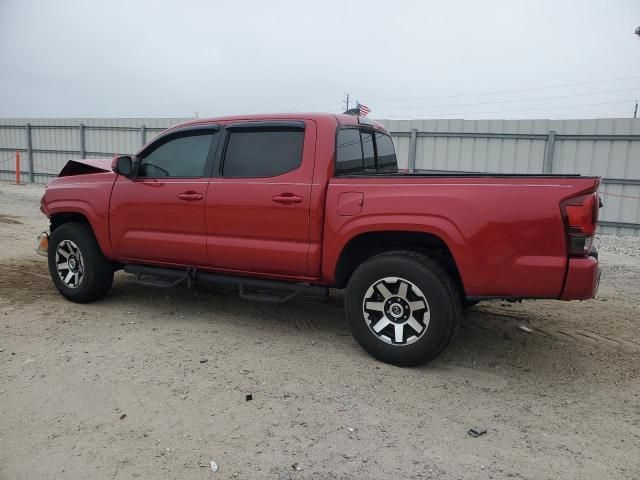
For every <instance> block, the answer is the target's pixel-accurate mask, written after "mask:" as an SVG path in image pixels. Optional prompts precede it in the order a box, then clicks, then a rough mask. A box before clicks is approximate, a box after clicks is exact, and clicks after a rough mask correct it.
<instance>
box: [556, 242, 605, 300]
mask: <svg viewBox="0 0 640 480" xmlns="http://www.w3.org/2000/svg"><path fill="white" fill-rule="evenodd" d="M599 284H600V267H599V265H598V254H597V253H595V252H594V254H593V255H591V256H589V257H587V258H570V259H569V268H568V269H567V279H566V281H565V283H564V289H563V290H562V294H561V295H560V300H587V299H589V298H593V297H595V296H596V293H597V292H598V286H599Z"/></svg>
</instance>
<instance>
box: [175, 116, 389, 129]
mask: <svg viewBox="0 0 640 480" xmlns="http://www.w3.org/2000/svg"><path fill="white" fill-rule="evenodd" d="M360 118H362V117H355V116H353V115H347V114H344V113H322V112H309V113H257V114H248V115H229V116H225V117H213V118H198V119H195V120H190V121H188V122H184V123H180V124H178V125H175V126H174V127H171V129H174V128H181V127H186V126H194V125H208V124H211V123H218V122H223V121H236V120H238V121H240V120H315V121H317V122H327V121H329V122H335V123H337V124H338V125H357V124H358V123H359V119H360ZM367 124H371V125H372V126H373V127H375V128H378V129H381V130H386V128H385V127H384V125H382V124H381V123H380V122H376V121H375V120H369V119H367Z"/></svg>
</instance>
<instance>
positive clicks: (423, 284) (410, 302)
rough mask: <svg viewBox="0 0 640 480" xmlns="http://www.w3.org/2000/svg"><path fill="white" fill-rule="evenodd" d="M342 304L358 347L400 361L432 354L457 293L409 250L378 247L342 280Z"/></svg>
mask: <svg viewBox="0 0 640 480" xmlns="http://www.w3.org/2000/svg"><path fill="white" fill-rule="evenodd" d="M345 307H346V315H347V321H348V323H349V325H350V327H351V331H352V334H353V336H354V338H355V340H356V341H357V342H358V343H359V344H360V345H361V346H362V348H364V349H365V350H366V351H367V352H368V353H369V354H371V355H372V356H374V357H375V358H377V359H379V360H381V361H383V362H387V363H392V364H395V365H402V366H410V365H418V364H420V363H424V362H428V361H429V360H432V359H433V358H435V357H436V356H437V355H438V354H439V353H440V352H442V350H443V349H444V348H445V347H446V346H447V345H448V344H449V342H450V340H451V338H452V337H453V334H454V332H455V331H456V329H457V326H458V323H459V320H460V300H459V294H458V292H457V291H456V288H455V286H454V284H453V282H452V280H451V278H450V277H449V275H448V274H447V273H446V272H445V270H444V269H443V268H442V267H440V265H438V264H437V263H436V262H434V261H433V260H431V259H430V258H428V257H426V256H425V255H422V254H419V253H415V252H409V251H396V252H388V253H382V254H380V255H376V256H375V257H372V258H371V259H369V260H367V261H366V262H364V263H363V264H362V265H360V266H359V267H358V268H357V269H356V271H355V272H354V274H353V275H352V277H351V279H350V280H349V284H348V285H347V292H346V297H345Z"/></svg>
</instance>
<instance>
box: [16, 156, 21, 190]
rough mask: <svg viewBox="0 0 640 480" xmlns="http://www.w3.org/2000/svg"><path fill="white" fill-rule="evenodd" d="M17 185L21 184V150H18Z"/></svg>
mask: <svg viewBox="0 0 640 480" xmlns="http://www.w3.org/2000/svg"><path fill="white" fill-rule="evenodd" d="M16 185H20V150H16Z"/></svg>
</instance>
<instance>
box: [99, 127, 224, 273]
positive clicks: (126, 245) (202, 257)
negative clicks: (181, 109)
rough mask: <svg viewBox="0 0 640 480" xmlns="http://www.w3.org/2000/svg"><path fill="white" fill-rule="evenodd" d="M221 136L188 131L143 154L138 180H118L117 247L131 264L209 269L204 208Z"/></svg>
mask: <svg viewBox="0 0 640 480" xmlns="http://www.w3.org/2000/svg"><path fill="white" fill-rule="evenodd" d="M218 136H219V130H218V128H217V127H210V128H202V127H200V128H193V127H192V128H186V129H182V130H179V131H175V132H171V133H169V134H167V135H164V136H162V137H161V138H158V139H157V140H156V141H154V142H152V143H151V144H150V145H149V146H147V147H146V148H145V149H144V150H143V151H142V152H140V154H139V155H138V159H139V160H140V166H139V170H138V175H137V176H136V177H135V178H133V179H131V178H126V177H123V176H118V179H117V181H116V183H115V185H114V188H113V192H112V195H111V203H110V209H109V210H110V218H109V226H110V235H111V244H112V247H113V249H114V251H115V253H116V254H117V255H118V257H120V258H122V259H125V260H127V261H131V262H145V261H146V262H154V263H155V262H159V263H166V264H174V265H188V266H190V265H200V266H201V265H206V264H207V262H208V258H207V248H206V237H205V228H204V205H205V197H206V194H207V186H208V184H209V180H210V171H211V167H212V161H213V157H214V153H215V148H216V145H217V139H218Z"/></svg>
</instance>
